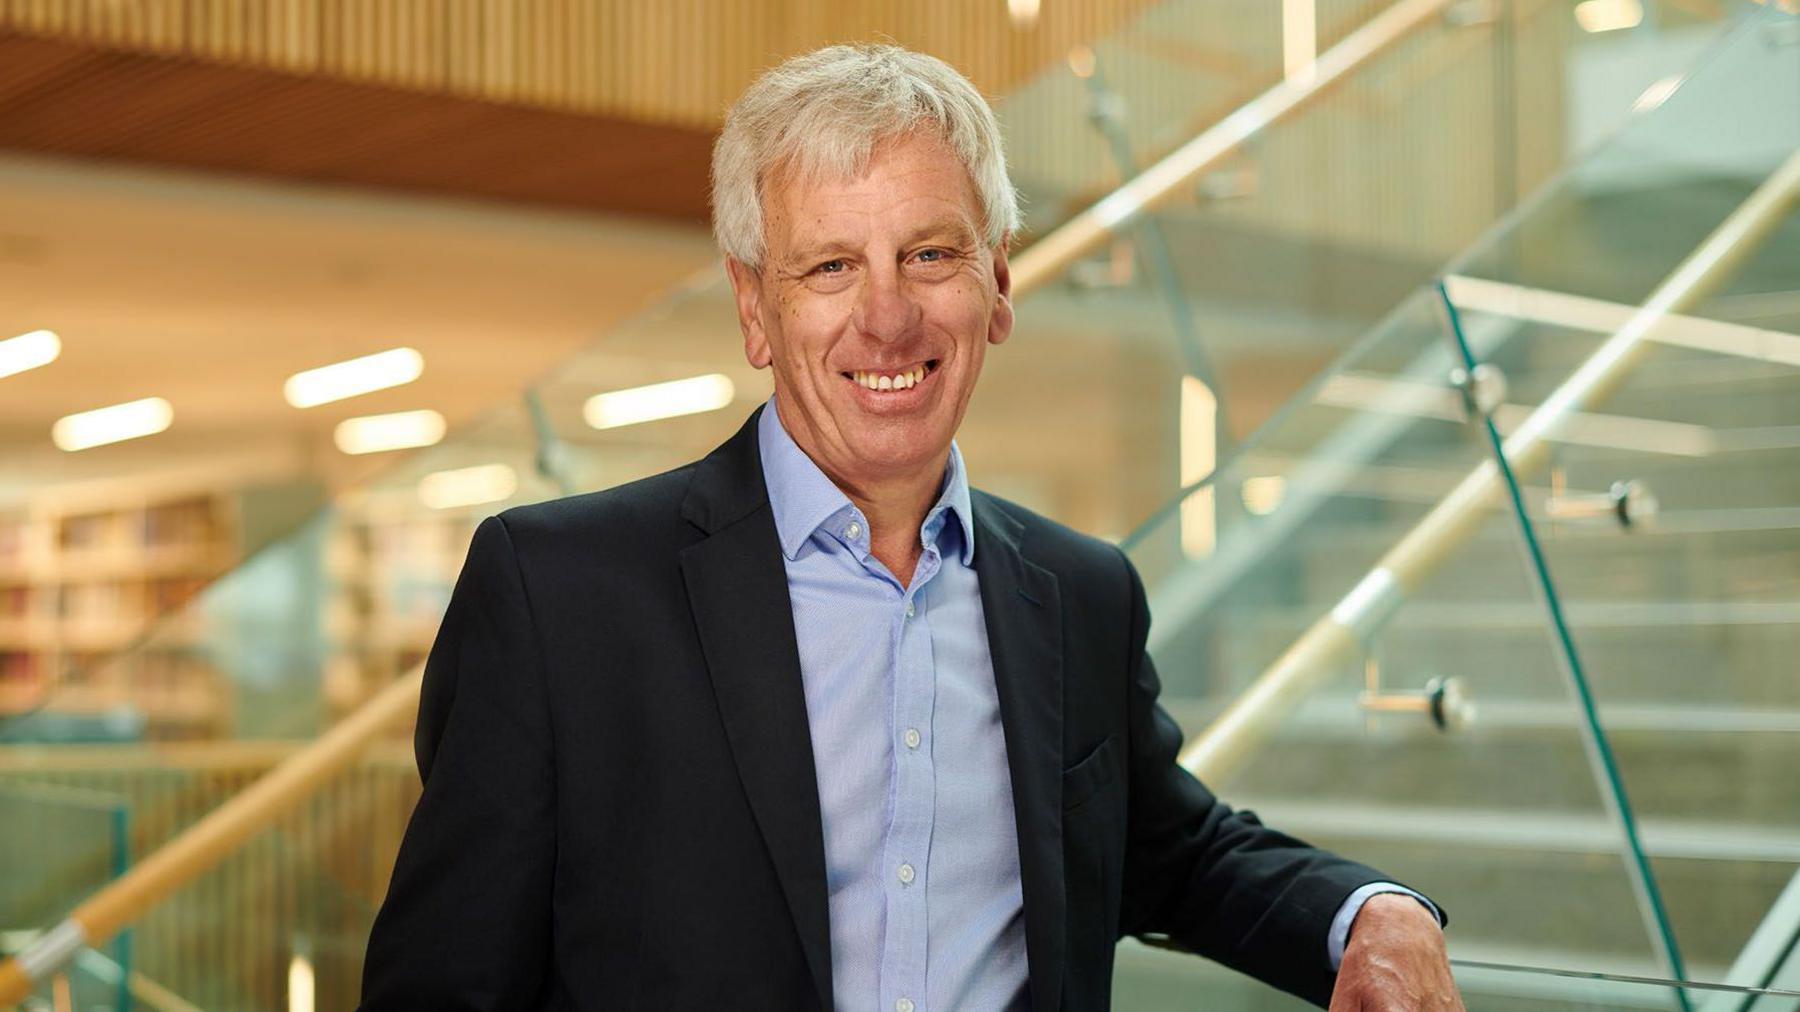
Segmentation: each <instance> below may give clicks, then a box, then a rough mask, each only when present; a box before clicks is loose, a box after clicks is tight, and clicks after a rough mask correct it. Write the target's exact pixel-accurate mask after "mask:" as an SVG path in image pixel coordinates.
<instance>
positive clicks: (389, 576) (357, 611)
mask: <svg viewBox="0 0 1800 1012" xmlns="http://www.w3.org/2000/svg"><path fill="white" fill-rule="evenodd" d="M504 505H505V504H504V503H500V504H492V503H490V504H486V505H481V506H472V507H462V508H457V509H448V510H434V509H430V508H428V507H426V506H424V505H422V504H421V503H420V502H419V500H418V498H417V495H416V493H414V492H413V491H412V490H410V489H406V490H401V489H378V490H371V491H359V492H355V493H349V494H346V495H343V496H340V498H339V500H338V503H337V515H336V518H335V519H336V522H335V523H334V524H333V525H332V531H331V533H330V535H329V537H328V539H327V542H326V548H325V566H324V568H325V580H326V587H327V594H328V601H327V605H326V609H325V628H326V638H327V640H328V642H329V643H330V644H331V648H330V652H329V655H328V657H327V660H326V664H325V674H324V691H325V697H326V701H327V704H328V707H329V710H330V713H331V715H332V717H333V718H336V717H340V716H342V715H343V714H345V713H348V712H349V711H350V710H353V709H355V708H356V707H357V706H358V705H360V704H361V703H362V702H363V701H365V700H367V699H368V698H369V697H370V696H372V695H373V694H374V693H375V692H376V691H378V690H379V689H381V688H382V687H383V686H385V685H386V684H387V683H389V682H390V681H392V680H393V679H394V678H396V677H398V676H399V675H401V674H402V673H404V672H406V671H407V670H409V669H411V668H412V666H413V665H415V664H418V663H419V662H420V661H423V660H424V659H425V657H426V655H427V654H428V653H429V652H430V650H431V644H432V642H433V640H434V639H435V638H436V637H437V630H438V625H439V623H440V622H441V621H442V620H443V616H444V609H445V608H446V607H447V606H448V605H449V603H450V591H451V589H452V588H453V587H454V586H455V584H456V577H457V574H458V573H459V572H460V571H461V569H462V564H463V560H464V558H465V557H466V556H467V555H468V552H469V542H470V540H471V539H472V538H473V537H474V535H475V528H476V526H478V525H479V524H480V523H481V521H482V519H483V518H484V517H486V516H488V515H489V514H491V513H493V512H495V511H496V510H497V509H500V508H503V507H504Z"/></svg>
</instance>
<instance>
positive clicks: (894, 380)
mask: <svg viewBox="0 0 1800 1012" xmlns="http://www.w3.org/2000/svg"><path fill="white" fill-rule="evenodd" d="M925 373H926V369H925V365H924V364H923V363H920V364H919V365H916V366H914V367H912V368H911V369H908V370H907V371H906V372H902V373H891V374H888V375H882V374H880V373H872V372H861V371H857V372H852V373H851V374H850V378H851V379H852V380H854V381H855V382H856V383H857V384H858V385H860V386H865V387H868V388H869V389H870V390H910V389H912V388H913V387H915V386H918V385H919V382H920V381H921V380H923V379H924V378H925Z"/></svg>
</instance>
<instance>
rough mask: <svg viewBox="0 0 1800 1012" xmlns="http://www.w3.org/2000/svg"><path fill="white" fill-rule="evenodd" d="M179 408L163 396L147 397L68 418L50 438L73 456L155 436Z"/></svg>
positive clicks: (60, 420) (60, 423) (64, 418)
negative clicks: (79, 452)
mask: <svg viewBox="0 0 1800 1012" xmlns="http://www.w3.org/2000/svg"><path fill="white" fill-rule="evenodd" d="M174 417H175V409H174V408H172V407H170V406H169V402H168V401H166V400H163V399H162V398H161V397H145V398H143V399H142V400H136V401H126V402H125V403H124V404H114V405H112V406H111V407H105V408H95V409H94V410H92V411H83V412H80V413H79V414H73V415H65V416H64V417H62V418H59V419H57V420H56V424H55V425H53V426H51V427H50V438H51V439H52V440H53V441H55V443H56V445H57V447H58V448H59V449H63V450H68V451H69V452H71V453H73V452H74V451H76V450H85V449H88V448H89V447H94V446H105V445H106V444H107V443H117V442H120V441H122V440H126V439H137V438H138V437H140V436H153V435H155V434H156V433H158V432H161V431H162V430H164V429H166V428H168V427H169V422H170V421H171V420H172V419H173V418H174Z"/></svg>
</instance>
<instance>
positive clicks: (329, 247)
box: [0, 0, 1800, 1012]
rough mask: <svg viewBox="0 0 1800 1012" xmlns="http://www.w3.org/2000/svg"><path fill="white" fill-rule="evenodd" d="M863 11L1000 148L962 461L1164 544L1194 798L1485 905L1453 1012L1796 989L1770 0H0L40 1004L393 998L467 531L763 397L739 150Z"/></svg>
mask: <svg viewBox="0 0 1800 1012" xmlns="http://www.w3.org/2000/svg"><path fill="white" fill-rule="evenodd" d="M870 39H886V40H892V41H895V42H898V43H901V44H903V45H906V46H909V47H913V48H916V49H920V50H924V51H926V52H930V53H933V54H935V55H937V56H940V57H942V58H944V59H946V60H948V61H949V62H951V63H952V64H954V65H956V66H957V67H958V68H960V69H961V70H963V71H964V72H965V73H966V74H968V75H969V76H970V77H971V78H972V79H973V80H974V81H975V83H976V84H977V85H978V86H979V87H980V88H981V89H982V90H983V91H984V92H985V93H986V94H987V95H989V96H990V98H991V99H992V100H993V102H994V104H995V107H996V109H997V110H998V112H999V114H1000V119H1001V123H1002V126H1003V128H1004V130H1005V132H1006V135H1007V144H1008V155H1009V161H1010V164H1011V166H1012V172H1013V178H1014V181H1015V183H1016V184H1017V185H1018V186H1019V187H1020V189H1021V190H1022V192H1023V195H1024V198H1025V206H1026V211H1027V218H1028V228H1027V231H1026V234H1024V235H1022V236H1020V237H1018V239H1017V241H1016V243H1015V254H1014V270H1015V279H1016V282H1017V285H1018V289H1019V298H1018V306H1019V324H1018V329H1017V331H1016V336H1015V338H1014V340H1012V341H1011V342H1009V343H1008V344H1007V345H1005V346H1004V347H1003V348H1001V349H999V350H997V351H996V353H995V354H993V355H991V356H989V359H988V363H989V364H988V367H987V374H986V376H984V378H983V381H982V388H981V392H980V394H979V396H977V397H976V399H975V401H974V402H973V404H972V406H971V409H970V412H969V416H968V419H967V422H966V424H965V426H964V429H963V431H962V433H961V435H960V437H959V441H960V443H961V445H962V447H963V449H964V452H965V454H966V456H967V459H968V461H969V466H970V469H971V471H972V476H973V478H974V481H975V483H976V484H977V485H979V486H981V487H984V488H986V489H988V490H990V491H993V492H995V493H998V494H1000V495H1003V496H1007V497H1009V498H1013V499H1015V500H1017V501H1019V502H1022V503H1024V504H1025V505H1027V506H1030V507H1031V508H1033V509H1036V510H1038V511H1040V512H1042V513H1045V514H1047V515H1049V516H1051V517H1054V518H1056V519H1059V520H1062V521H1064V522H1066V523H1068V524H1071V525H1073V526H1075V527H1077V528H1079V529H1081V530H1084V531H1087V532H1089V533H1092V534H1095V535H1098V536H1101V537H1105V538H1108V539H1111V540H1114V541H1117V542H1119V543H1121V544H1123V545H1124V546H1125V547H1126V548H1127V550H1128V551H1129V552H1130V553H1131V555H1132V557H1133V559H1134V561H1135V562H1136V563H1137V565H1138V567H1139V569H1140V570H1141V571H1142V572H1143V574H1144V576H1145V578H1146V581H1147V583H1148V585H1149V588H1150V591H1151V595H1152V607H1153V610H1154V613H1155V615H1156V627H1155V628H1154V629H1153V631H1152V648H1153V650H1154V652H1155V653H1156V656H1157V660H1158V664H1159V668H1160V670H1161V672H1162V676H1163V679H1164V683H1165V696H1166V704H1167V705H1168V706H1169V708H1170V709H1171V711H1172V712H1174V713H1175V715H1176V716H1177V718H1178V719H1179V720H1180V721H1181V722H1182V724H1183V726H1184V727H1185V729H1186V731H1187V733H1188V736H1189V739H1190V742H1192V743H1194V744H1193V747H1192V748H1191V749H1190V751H1189V752H1188V753H1187V754H1185V755H1184V761H1186V762H1187V763H1188V764H1189V765H1190V768H1193V769H1195V770H1196V771H1197V772H1199V773H1200V774H1201V775H1202V776H1203V777H1205V778H1206V779H1207V780H1208V781H1209V782H1211V783H1212V784H1213V786H1215V787H1216V788H1218V789H1220V791H1221V793H1223V794H1224V795H1225V796H1226V797H1227V798H1228V799H1230V800H1232V801H1233V802H1235V803H1237V804H1239V805H1247V806H1249V807H1251V808H1254V809H1255V810H1256V811H1257V812H1259V813H1260V814H1262V815H1263V816H1264V817H1265V818H1266V819H1267V820H1268V821H1271V822H1273V823H1275V824H1277V825H1280V826H1282V827H1283V828H1286V829H1289V830H1290V831H1292V832H1294V833H1295V834H1296V835H1299V836H1302V837H1305V838H1307V839H1309V840H1311V841H1313V842H1317V843H1320V844H1323V845H1327V846H1330V847H1333V848H1335V849H1339V850H1341V851H1344V852H1346V853H1349V854H1351V855H1353V856H1356V857H1359V858H1362V859H1364V860H1367V861H1369V862H1371V863H1374V864H1376V865H1378V866H1380V867H1382V868H1384V869H1387V870H1390V871H1392V872H1393V873H1394V874H1395V875H1396V876H1398V877H1400V878H1402V879H1404V880H1405V881H1407V882H1408V883H1410V884H1413V885H1415V886H1417V887H1419V888H1421V889H1423V890H1425V891H1426V892H1428V893H1430V894H1431V895H1433V896H1434V897H1435V898H1438V899H1440V900H1442V901H1443V902H1444V904H1445V905H1446V906H1447V907H1448V908H1449V909H1450V910H1451V912H1452V916H1453V924H1452V928H1451V933H1450V940H1451V954H1452V956H1453V957H1455V959H1456V960H1457V964H1456V965H1457V971H1458V974H1459V977H1460V978H1461V979H1462V983H1463V986H1464V988H1465V990H1466V991H1467V992H1468V995H1469V998H1468V1001H1469V1006H1470V1008H1521V1009H1525V1008H1529V1009H1547V1008H1677V1009H1691V1008H1694V1007H1698V1006H1705V1007H1706V1008H1708V1009H1711V1008H1714V1007H1715V1006H1716V1007H1718V1008H1721V1009H1723V1008H1731V1009H1750V1008H1755V1009H1759V1010H1760V1009H1775V1008H1789V1009H1792V1008H1800V1004H1796V1002H1797V1001H1800V995H1796V994H1788V995H1783V994H1781V993H1779V992H1783V991H1789V992H1800V879H1796V877H1795V871H1796V869H1797V868H1800V778H1796V777H1795V775H1794V771H1795V770H1796V769H1800V662H1797V661H1796V658H1797V657H1800V650H1797V649H1796V648H1797V647H1800V220H1796V215H1795V206H1796V201H1797V198H1800V154H1797V153H1800V11H1796V10H1795V9H1794V7H1793V6H1792V5H1789V4H1785V3H1780V2H1755V0H1580V2H1575V0H1399V2H1394V0H913V2H907V3H902V2H899V0H868V2H865V3H859V4H850V5H845V4H825V3H821V2H817V0H737V2H732V0H671V2H666V3H635V2H629V0H533V2H530V3H523V2H513V0H0V954H13V955H16V956H19V957H20V958H18V959H17V960H15V961H13V962H11V963H6V964H3V965H0V1006H3V1005H5V1004H7V1003H8V1002H13V1001H17V1002H22V1003H23V1004H24V1007H27V1008H83V1009H89V1008H92V1009H101V1008H130V1007H145V1008H152V1009H190V1008H202V1009H288V1010H293V1012H301V1010H310V1009H315V1008H320V1009H344V1008H352V1007H354V1005H355V1001H356V993H357V980H358V974H359V972H360V963H361V955H362V947H363V943H364V940H365V938H366V935H367V931H368V926H369V921H370V918H371V916H372V914H373V910H374V908H375V907H376V905H377V904H378V903H379V901H380V899H381V896H382V894H383V891H384V889H385V885H386V878H387V874H388V870H389V868H390V867H391V864H392V861H393V856H394V851H395V847H396V845H397V843H398V839H399V836H400V834H401V832H402V831H403V829H404V826H405V822H406V818H407V816H408V813H409V812H410V808H411V805H412V803H413V801H414V800H415V798H416V795H417V792H418V777H417V773H416V771H415V769H414V766H413V762H412V757H411V752H410V739H409V733H410V728H409V720H410V715H411V711H412V709H413V707H414V706H416V676H417V670H418V666H419V664H420V663H421V661H422V660H423V658H424V657H425V655H426V653H427V651H428V650H429V648H430V646H431V643H432V639H433V637H434V635H435V633H436V629H437V623H438V621H439V619H440V618H441V615H442V612H443V609H444V606H445V604H446V603H447V601H448V598H449V593H450V588H451V585H452V583H453V581H454V580H455V577H456V575H457V572H458V570H459V568H460V566H461V563H462V560H463V557H464V555H465V553H466V551H467V548H468V544H469V538H470V535H471V533H472V532H473V529H474V527H475V525H476V524H477V523H479V522H480V520H481V519H482V518H484V517H486V516H488V515H490V514H492V513H495V512H498V511H499V510H502V509H505V508H507V507H508V506H510V505H515V504H520V503H527V502H533V501H539V500H543V499H548V498H554V497H557V496H561V495H567V494H572V493H577V492H583V491H589V490H593V489H600V488H605V487H609V486H612V485H616V484H619V483H622V482H626V481H630V480H633V479H636V478H639V477H643V476H646V475H649V474H653V473H656V472H659V471H662V470H665V469H668V468H671V467H674V466H677V465H679V464H682V463H684V462H686V461H689V460H692V459H694V458H696V457H699V456H701V455H703V454H704V453H705V452H706V451H708V450H709V449H711V448H712V447H713V446H714V445H716V444H717V443H719V442H720V441H722V440H723V439H724V438H725V437H726V436H728V435H729V434H730V433H731V432H733V431H734V430H735V429H736V427H737V426H738V425H739V424H741V422H742V420H743V418H744V416H745V415H746V414H747V413H748V412H749V411H750V410H751V409H752V408H754V407H755V406H756V405H757V404H758V403H759V402H760V401H762V400H763V399H764V398H766V397H767V396H768V393H769V389H770V388H769V385H768V378H767V376H766V374H763V373H758V372H755V371H753V370H750V369H749V368H748V367H747V366H746V365H745V363H744V361H743V358H742V355H741V351H740V343H739V337H738V331H737V325H736V322H735V317H734V315H733V311H732V309H731V306H730V302H729V299H728V297H727V296H728V290H727V288H726V287H725V284H724V277H723V271H722V269H721V267H720V265H719V262H718V258H717V255H716V252H715V250H714V248H713V246H712V243H711V240H710V237H709V234H708V230H707V200H706V198H707V189H706V176H707V160H708V156H709V152H710V146H711V143H712V139H713V136H714V134H715V132H716V131H717V129H718V126H719V123H720V119H721V116H722V113H723V111H724V109H725V108H726V107H727V106H728V105H729V103H730V102H731V101H732V100H733V99H734V98H735V97H736V95H737V94H738V93H739V92H740V91H741V90H742V89H743V88H744V87H745V86H746V85H747V84H748V83H749V82H750V81H751V80H752V79H753V78H754V76H755V75H756V74H757V73H758V72H759V71H760V70H762V69H763V68H766V67H768V66H770V65H772V64H774V63H776V62H778V61H779V60H781V59H782V58H784V57H786V56H789V55H793V54H795V53H799V52H803V51H806V50H809V49H812V48H815V47H817V46H820V45H824V44H828V43H832V42H839V41H854V40H870ZM594 562H595V564H596V565H603V564H605V560H602V559H597V560H594ZM258 783H260V784H261V786H259V787H256V788H255V789H254V790H251V789H250V788H251V785H252V784H258ZM58 925H61V927H58ZM1119 958H1120V969H1119V974H1118V982H1117V986H1116V998H1117V1002H1118V1004H1119V1006H1120V1007H1122V1008H1131V1009H1164V1008H1167V1009H1176V1008H1199V1007H1204V1008H1215V1009H1228V1008H1230V1009H1235V1008H1244V1009H1281V1008H1289V1007H1292V1003H1291V1001H1290V1000H1288V999H1285V998H1283V997H1282V996H1280V995H1277V994H1275V993H1273V992H1270V991H1267V990H1266V989H1263V988H1260V987H1259V986H1257V985H1254V984H1252V983H1251V982H1248V981H1245V980H1241V979H1239V978H1236V977H1233V976H1231V975H1228V974H1226V973H1224V972H1223V971H1219V970H1217V969H1216V968H1212V967H1210V966H1208V965H1205V964H1202V963H1201V962H1200V961H1197V960H1193V959H1188V958H1183V957H1181V956H1176V955H1171V954H1168V953H1165V952H1162V951H1160V950H1159V949H1157V948H1155V947H1154V946H1149V945H1144V944H1141V943H1139V942H1135V941H1133V942H1127V943H1125V944H1124V946H1123V947H1122V948H1121V951H1120V957H1119ZM1684 984H1685V985H1686V986H1683V985H1684Z"/></svg>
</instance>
